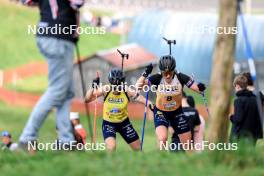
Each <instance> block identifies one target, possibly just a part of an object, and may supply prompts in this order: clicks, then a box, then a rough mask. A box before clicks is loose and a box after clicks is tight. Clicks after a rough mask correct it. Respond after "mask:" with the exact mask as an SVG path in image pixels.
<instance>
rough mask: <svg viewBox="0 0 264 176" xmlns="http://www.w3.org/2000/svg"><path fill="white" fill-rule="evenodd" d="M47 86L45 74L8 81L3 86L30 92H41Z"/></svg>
mask: <svg viewBox="0 0 264 176" xmlns="http://www.w3.org/2000/svg"><path fill="white" fill-rule="evenodd" d="M47 86H48V78H47V76H46V75H41V76H39V75H38V76H32V77H29V78H25V79H20V80H18V81H17V82H16V84H14V83H9V84H7V85H6V86H5V87H6V88H7V89H10V90H15V91H18V92H26V93H31V94H37V95H40V94H42V93H43V92H44V91H45V89H46V88H47Z"/></svg>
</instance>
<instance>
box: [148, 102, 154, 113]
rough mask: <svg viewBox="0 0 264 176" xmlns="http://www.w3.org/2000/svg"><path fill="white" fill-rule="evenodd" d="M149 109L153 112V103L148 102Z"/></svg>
mask: <svg viewBox="0 0 264 176" xmlns="http://www.w3.org/2000/svg"><path fill="white" fill-rule="evenodd" d="M149 109H150V110H151V111H152V112H154V104H152V103H150V104H149Z"/></svg>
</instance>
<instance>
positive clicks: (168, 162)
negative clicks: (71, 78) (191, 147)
mask: <svg viewBox="0 0 264 176" xmlns="http://www.w3.org/2000/svg"><path fill="white" fill-rule="evenodd" d="M0 19H1V20H0V25H1V28H0V41H1V42H0V69H7V68H13V67H16V66H19V65H22V64H25V63H28V62H31V61H36V60H43V59H42V56H41V55H40V54H39V52H38V50H37V48H36V46H35V39H34V38H35V37H34V36H33V35H27V25H34V24H36V23H37V21H38V10H37V9H31V8H27V7H23V6H20V5H16V4H15V3H10V2H9V1H8V0H0ZM119 40H120V37H119V36H118V35H113V34H106V35H103V36H100V35H93V36H84V35H83V36H81V38H80V50H81V54H82V56H86V55H90V54H92V53H94V52H96V51H97V50H98V49H105V48H110V47H113V46H117V45H118V44H119ZM106 41H107V42H106ZM46 86H47V78H46V76H38V77H31V78H27V79H24V80H20V81H18V82H17V85H16V87H14V85H12V84H9V85H7V88H10V89H15V90H17V91H21V92H31V93H35V94H41V93H42V92H43V91H44V90H45V87H46ZM209 92H210V89H209V90H208V93H209ZM187 93H189V94H192V93H191V92H189V91H187ZM193 95H194V97H195V99H196V101H197V103H198V104H200V103H202V98H201V96H199V95H197V94H193ZM206 96H207V97H208V96H209V94H207V95H206ZM30 112H31V109H26V108H20V107H14V106H12V105H7V104H4V103H2V102H1V101H0V131H2V130H8V131H10V132H11V133H12V135H13V139H14V141H17V140H18V138H19V135H20V134H21V132H22V130H23V128H24V125H25V123H26V121H27V119H28V116H29V114H30ZM81 121H82V123H83V124H84V126H85V127H86V128H87V120H86V118H85V116H81ZM101 121H102V120H101V119H100V118H99V119H98V120H97V138H98V141H99V142H102V141H103V140H102V132H101ZM132 123H133V125H134V127H135V129H136V130H137V132H138V133H139V135H140V134H141V126H142V121H138V120H133V121H132ZM55 126H56V125H55V117H54V112H52V113H51V114H50V115H49V117H48V118H47V119H46V121H45V123H44V125H43V127H42V128H41V129H40V132H39V142H53V141H54V140H55V139H56V136H57V135H56V130H55ZM153 126H154V125H153V122H152V121H148V122H147V125H146V131H145V143H144V152H143V153H142V152H132V151H131V149H130V148H129V147H128V145H127V144H126V143H125V142H124V141H123V140H122V139H121V136H119V135H118V136H117V140H118V143H117V151H116V152H114V153H107V152H105V151H102V152H99V151H96V152H89V151H86V152H52V151H41V152H38V153H37V154H36V155H34V156H30V155H28V154H26V153H23V152H19V153H10V152H4V151H1V150H0V175H6V176H17V175H19V176H28V175H38V176H42V175H43V176H47V175H49V176H53V175H54V176H58V175H65V176H68V175H69V176H70V175H77V176H82V175H83V176H87V175H96V176H97V175H104V176H108V175H109V176H110V175H111V176H112V175H122V176H123V175H127V176H130V175H131V176H132V175H133V176H135V175H140V176H145V175H153V176H156V175H157V176H159V175H163V174H164V175H165V174H166V175H177V176H200V175H202V176H225V175H227V176H229V175H230V176H231V175H232V176H233V175H239V176H248V175H254V176H263V175H264V170H263V166H264V143H260V144H258V146H257V148H256V149H252V148H250V147H246V148H244V147H242V148H241V149H239V150H238V151H214V152H208V151H206V152H204V153H202V154H192V155H186V154H184V153H178V154H174V153H170V152H161V151H159V150H158V149H157V148H156V140H155V132H154V127H153Z"/></svg>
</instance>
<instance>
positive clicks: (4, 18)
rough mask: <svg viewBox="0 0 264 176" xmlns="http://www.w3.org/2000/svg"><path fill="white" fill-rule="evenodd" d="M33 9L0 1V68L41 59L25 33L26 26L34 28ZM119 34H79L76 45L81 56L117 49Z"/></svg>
mask: <svg viewBox="0 0 264 176" xmlns="http://www.w3.org/2000/svg"><path fill="white" fill-rule="evenodd" d="M38 13H39V12H38V9H37V8H29V7H24V6H21V5H18V4H16V3H10V1H8V0H0V19H1V20H0V26H1V28H0V41H1V42H0V60H1V62H0V69H6V68H12V67H16V66H18V65H22V64H25V63H28V62H30V61H36V60H43V59H42V56H41V55H40V54H39V51H38V49H37V47H36V44H35V36H34V35H33V34H28V25H36V24H37V22H38V19H39V14H38ZM119 41H120V37H119V35H116V34H110V33H106V34H105V35H82V36H80V41H79V46H80V52H81V55H82V56H87V55H91V54H94V53H95V52H96V51H98V50H100V49H107V48H111V47H113V46H118V45H119Z"/></svg>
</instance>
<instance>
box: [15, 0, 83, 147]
mask: <svg viewBox="0 0 264 176" xmlns="http://www.w3.org/2000/svg"><path fill="white" fill-rule="evenodd" d="M21 1H22V3H23V4H25V5H29V6H38V8H39V10H40V22H39V23H38V28H37V31H36V41H37V46H38V48H39V51H40V52H41V54H42V55H43V57H44V58H45V60H46V61H47V64H48V80H49V84H48V88H47V90H46V92H45V93H44V94H43V96H42V97H41V98H40V100H39V101H38V103H37V104H36V105H35V107H34V109H33V111H32V113H31V114H30V117H29V120H28V122H27V124H26V126H25V128H24V130H23V132H22V134H21V136H20V139H19V142H20V146H21V147H22V148H25V147H26V145H28V144H29V143H31V142H34V141H36V140H37V136H38V131H39V129H40V127H41V125H42V124H43V122H44V120H45V119H46V117H47V116H48V114H49V112H50V111H51V110H52V109H53V108H55V109H56V126H57V130H58V139H59V141H60V143H64V144H70V143H72V142H74V136H73V134H72V125H71V122H70V119H69V115H70V105H71V100H72V98H73V97H74V91H73V90H74V89H73V57H74V48H75V44H76V42H77V40H78V35H77V34H78V32H77V28H78V17H79V11H78V8H80V7H81V6H82V5H83V3H84V0H21ZM27 150H28V149H27ZM29 151H30V152H31V151H32V150H29Z"/></svg>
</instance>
